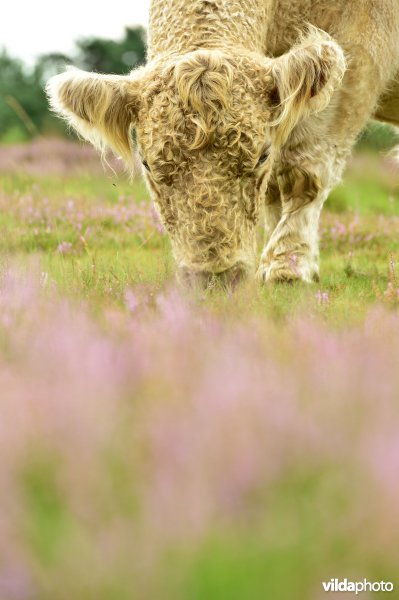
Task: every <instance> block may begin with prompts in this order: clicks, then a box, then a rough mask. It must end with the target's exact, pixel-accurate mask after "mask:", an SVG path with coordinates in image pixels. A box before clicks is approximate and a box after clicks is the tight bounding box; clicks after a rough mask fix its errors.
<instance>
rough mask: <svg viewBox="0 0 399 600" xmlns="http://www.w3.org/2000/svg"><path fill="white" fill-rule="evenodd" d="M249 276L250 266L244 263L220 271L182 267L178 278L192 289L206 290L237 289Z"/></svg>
mask: <svg viewBox="0 0 399 600" xmlns="http://www.w3.org/2000/svg"><path fill="white" fill-rule="evenodd" d="M247 277H248V268H246V267H245V265H243V264H242V263H237V264H235V265H234V266H232V267H230V268H229V269H226V270H225V271H222V272H219V273H212V272H209V271H198V270H194V269H189V268H188V267H181V268H180V269H179V271H178V280H179V281H180V282H181V283H182V284H183V285H184V286H185V287H188V288H190V289H192V290H198V291H205V290H212V289H224V290H230V291H231V290H235V289H236V288H237V287H238V286H239V285H240V283H242V282H243V281H244V280H245V279H246V278H247Z"/></svg>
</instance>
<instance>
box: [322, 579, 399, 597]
mask: <svg viewBox="0 0 399 600" xmlns="http://www.w3.org/2000/svg"><path fill="white" fill-rule="evenodd" d="M323 588H324V591H325V592H355V594H361V593H362V592H393V590H394V585H393V583H391V582H390V581H375V582H374V583H372V582H371V581H367V579H364V580H363V581H349V580H348V579H342V580H339V579H330V581H323Z"/></svg>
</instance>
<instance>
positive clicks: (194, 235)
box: [48, 31, 345, 285]
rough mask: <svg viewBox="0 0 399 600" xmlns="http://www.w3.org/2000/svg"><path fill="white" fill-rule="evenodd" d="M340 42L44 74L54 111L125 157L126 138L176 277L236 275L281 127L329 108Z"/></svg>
mask: <svg viewBox="0 0 399 600" xmlns="http://www.w3.org/2000/svg"><path fill="white" fill-rule="evenodd" d="M344 69H345V62H344V57H343V53H342V50H341V49H340V48H339V46H338V45H337V44H335V43H334V42H333V41H332V40H331V39H330V38H329V37H328V36H327V34H323V33H321V32H319V31H312V32H311V34H310V36H308V37H307V38H306V39H304V40H303V41H302V42H301V43H299V44H298V45H297V46H296V47H294V48H293V49H292V50H291V51H290V52H289V53H287V54H284V55H283V56H281V57H279V58H276V59H268V58H263V57H262V56H260V55H258V54H252V53H247V52H244V51H242V52H240V51H238V50H235V49H233V48H232V49H228V50H227V49H226V51H221V50H216V49H215V50H203V49H200V50H196V51H193V52H190V53H187V54H184V55H180V56H173V55H171V56H169V57H168V58H165V57H162V58H159V59H157V60H156V61H153V62H151V63H150V64H149V65H147V66H146V67H144V68H141V69H139V70H137V71H135V72H133V73H132V74H131V75H129V76H126V77H122V76H113V75H98V74H94V73H85V72H83V71H79V70H70V71H67V72H65V73H63V74H61V75H57V76H56V77H54V78H52V79H51V80H50V82H49V84H48V93H49V97H50V101H51V104H52V107H53V108H54V110H56V111H57V112H58V113H60V114H61V115H63V116H64V117H66V118H67V119H68V120H69V122H70V123H71V125H72V126H73V127H74V128H75V129H76V130H77V131H78V132H79V133H80V134H81V135H82V136H83V137H85V138H86V139H88V140H90V141H91V142H92V143H94V145H95V146H97V147H99V148H100V149H104V148H105V147H106V146H109V147H111V148H112V149H113V150H114V151H115V152H116V153H117V154H119V155H121V156H122V157H123V158H124V159H125V160H126V162H127V163H129V162H131V160H132V155H133V139H135V140H136V143H137V148H138V151H139V153H140V156H141V160H142V162H143V165H144V172H145V175H146V178H147V182H148V185H149V187H150V189H151V191H152V195H153V198H154V200H155V203H156V205H157V206H158V208H159V212H160V215H161V218H162V220H163V223H164V225H165V227H166V229H167V231H168V233H169V235H170V237H171V241H172V246H173V252H174V255H175V259H176V261H177V265H178V269H179V273H180V275H181V278H182V279H185V280H187V281H189V282H195V281H198V282H200V283H201V284H203V285H206V284H207V282H208V281H209V280H210V279H211V278H212V279H215V277H220V278H221V279H224V280H225V281H229V280H230V281H232V282H235V281H238V280H239V279H240V278H241V277H242V276H243V275H245V274H247V273H251V272H253V270H254V267H255V252H256V248H255V246H256V244H255V239H256V224H257V222H258V220H259V216H260V213H261V207H262V200H263V199H264V196H265V192H266V188H267V183H268V179H269V177H270V174H271V171H272V167H273V161H274V158H275V156H276V154H277V153H278V152H279V149H280V147H281V146H282V145H283V144H284V142H285V141H286V140H287V137H288V135H289V133H290V132H291V131H292V129H293V128H294V127H295V126H296V125H297V124H298V122H299V121H300V120H301V119H303V118H305V117H306V116H308V115H310V114H312V113H315V112H318V111H320V110H322V109H323V108H325V107H326V106H327V104H328V102H329V100H330V97H331V94H332V92H333V91H334V89H336V87H337V86H338V85H339V82H340V80H341V78H342V75H343V72H344Z"/></svg>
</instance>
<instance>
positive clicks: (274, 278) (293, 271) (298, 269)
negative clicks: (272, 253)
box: [256, 261, 319, 283]
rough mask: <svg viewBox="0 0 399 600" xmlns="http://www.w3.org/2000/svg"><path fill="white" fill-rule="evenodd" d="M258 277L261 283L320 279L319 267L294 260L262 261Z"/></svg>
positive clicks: (308, 281)
mask: <svg viewBox="0 0 399 600" xmlns="http://www.w3.org/2000/svg"><path fill="white" fill-rule="evenodd" d="M256 278H257V280H258V281H259V282H261V283H294V282H296V281H304V282H305V283H312V282H314V281H318V280H319V272H318V267H317V266H316V265H314V264H313V265H311V264H308V263H306V262H305V261H303V262H301V263H295V264H293V263H292V261H289V262H285V261H273V262H271V263H264V262H261V264H260V266H259V269H258V272H257V274H256Z"/></svg>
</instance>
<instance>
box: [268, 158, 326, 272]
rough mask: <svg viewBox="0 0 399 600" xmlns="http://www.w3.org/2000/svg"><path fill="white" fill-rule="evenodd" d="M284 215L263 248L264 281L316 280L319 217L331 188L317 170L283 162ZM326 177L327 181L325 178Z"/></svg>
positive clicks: (282, 193)
mask: <svg viewBox="0 0 399 600" xmlns="http://www.w3.org/2000/svg"><path fill="white" fill-rule="evenodd" d="M277 179H278V184H279V188H280V196H281V203H282V213H281V219H280V221H279V222H278V224H277V226H276V228H275V230H274V231H273V233H272V235H271V237H270V239H269V241H268V242H267V245H266V247H265V248H264V250H263V252H262V257H261V261H260V266H259V270H258V275H257V276H258V278H259V279H260V280H262V281H264V282H269V281H270V282H277V281H294V280H296V279H301V280H303V281H306V282H311V281H315V280H317V279H318V277H319V234H318V230H319V218H320V213H321V209H322V207H323V204H324V202H325V200H326V198H327V196H328V192H329V189H328V187H327V185H326V179H325V178H324V177H323V176H320V174H317V173H316V171H315V170H306V169H304V168H300V167H297V166H287V165H284V166H281V167H280V168H279V170H278V173H277ZM323 180H324V181H323Z"/></svg>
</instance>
